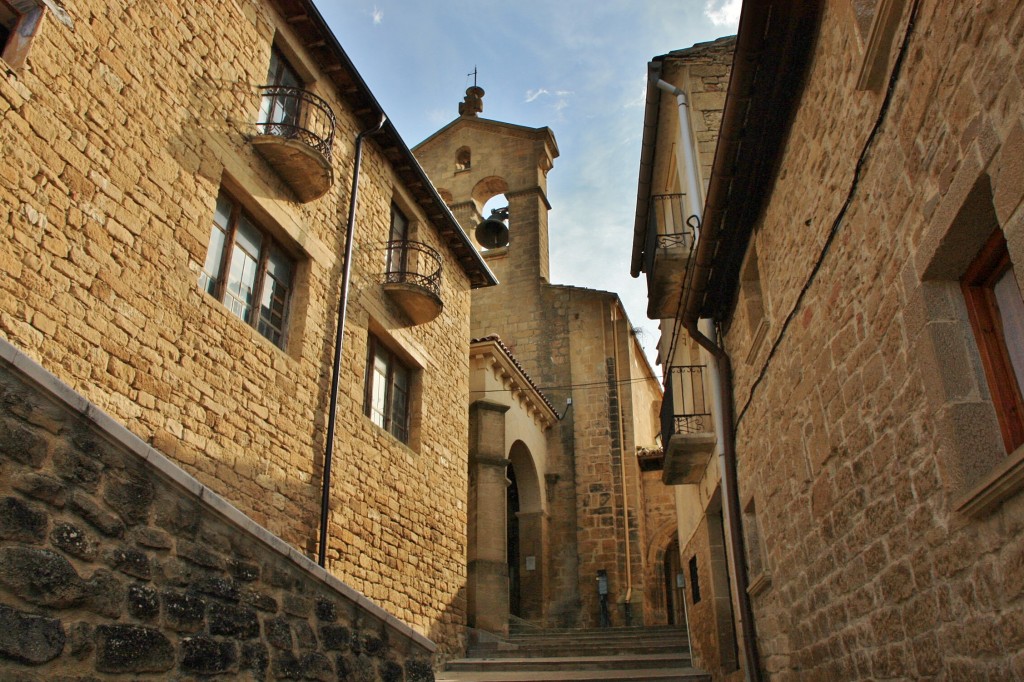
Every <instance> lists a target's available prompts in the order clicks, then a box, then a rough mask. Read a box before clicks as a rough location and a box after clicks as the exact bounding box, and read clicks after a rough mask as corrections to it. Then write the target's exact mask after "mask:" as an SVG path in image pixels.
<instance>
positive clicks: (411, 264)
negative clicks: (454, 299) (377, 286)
mask: <svg viewBox="0 0 1024 682" xmlns="http://www.w3.org/2000/svg"><path fill="white" fill-rule="evenodd" d="M386 248H387V251H388V269H387V271H386V272H385V273H384V283H385V284H414V285H416V286H418V287H421V288H423V289H426V290H427V291H429V292H431V293H432V294H434V296H437V297H438V298H440V296H441V263H442V261H441V256H440V254H438V252H437V251H435V250H434V249H433V248H431V247H429V246H427V245H426V244H422V243H420V242H415V241H411V240H408V239H402V240H397V241H390V242H388V243H387V246H386Z"/></svg>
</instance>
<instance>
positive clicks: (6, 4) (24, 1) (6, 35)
mask: <svg viewBox="0 0 1024 682" xmlns="http://www.w3.org/2000/svg"><path fill="white" fill-rule="evenodd" d="M42 17H43V6H42V4H41V3H39V2H38V0H0V57H2V58H3V60H4V61H5V62H7V64H8V65H10V66H11V67H13V68H15V69H17V68H20V67H21V66H22V64H24V63H25V57H26V56H27V55H28V47H29V44H30V43H31V42H32V38H33V37H34V36H35V34H36V30H37V29H38V28H39V22H40V20H41V19H42Z"/></svg>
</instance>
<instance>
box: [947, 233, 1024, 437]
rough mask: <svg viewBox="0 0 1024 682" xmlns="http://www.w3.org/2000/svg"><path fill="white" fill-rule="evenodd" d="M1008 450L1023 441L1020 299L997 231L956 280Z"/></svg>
mask: <svg viewBox="0 0 1024 682" xmlns="http://www.w3.org/2000/svg"><path fill="white" fill-rule="evenodd" d="M960 286H961V288H962V290H963V293H964V299H965V300H966V302H967V314H968V317H969V318H970V321H971V327H972V329H973V331H974V337H975V340H976V341H977V344H978V352H979V354H980V356H981V362H982V365H983V366H984V368H985V378H986V379H987V380H988V387H989V391H990V392H991V394H992V403H993V405H994V406H995V410H996V416H997V418H998V419H999V427H1000V430H1001V431H1002V436H1003V443H1004V444H1005V446H1006V451H1007V452H1013V451H1014V450H1016V449H1017V448H1018V447H1019V446H1020V445H1021V444H1024V399H1022V397H1021V386H1022V385H1024V299H1022V298H1021V293H1020V286H1019V285H1018V281H1017V276H1016V274H1015V273H1014V269H1013V263H1011V262H1010V254H1009V252H1008V251H1007V248H1006V238H1005V237H1004V236H1003V231H1002V230H1001V229H996V230H995V231H994V232H993V233H992V236H991V237H989V239H988V241H987V242H986V243H985V246H984V247H982V249H981V251H980V252H978V255H977V256H976V257H975V259H974V261H973V262H972V263H971V265H970V267H968V269H967V271H966V272H965V273H964V276H963V277H962V278H961V280H960Z"/></svg>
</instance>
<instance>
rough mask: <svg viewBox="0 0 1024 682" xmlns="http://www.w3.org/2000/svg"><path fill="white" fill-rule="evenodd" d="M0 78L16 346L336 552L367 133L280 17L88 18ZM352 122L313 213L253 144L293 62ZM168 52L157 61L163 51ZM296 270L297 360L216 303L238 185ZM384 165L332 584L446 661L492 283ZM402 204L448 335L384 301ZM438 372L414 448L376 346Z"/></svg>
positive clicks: (7, 282) (0, 174) (228, 489)
mask: <svg viewBox="0 0 1024 682" xmlns="http://www.w3.org/2000/svg"><path fill="white" fill-rule="evenodd" d="M69 12H70V13H71V17H72V20H73V26H72V27H68V26H65V25H64V24H61V23H59V22H58V21H56V20H55V19H54V17H53V15H52V14H50V13H47V14H45V15H44V18H43V22H42V25H41V27H40V29H39V33H38V35H37V36H36V37H35V38H34V39H33V41H32V45H31V49H30V51H29V55H28V60H27V63H26V65H25V66H24V67H23V68H21V69H19V70H9V69H0V71H2V74H0V157H2V158H3V163H2V164H0V225H3V226H4V227H3V230H2V231H0V272H2V273H3V274H2V276H0V337H2V338H4V339H7V340H9V341H10V342H12V343H13V344H15V345H16V346H17V347H18V348H20V349H22V350H23V351H24V352H26V353H27V354H28V355H29V356H31V357H32V358H33V359H35V360H37V361H39V362H40V363H41V364H42V365H43V366H45V367H46V368H47V369H48V370H50V371H52V372H53V373H55V374H56V375H58V376H59V377H60V378H61V379H62V380H64V381H66V382H67V383H68V384H69V385H71V386H73V387H74V388H75V390H77V391H79V392H80V393H82V394H83V395H84V396H86V397H87V398H88V399H89V400H90V401H92V402H93V403H95V404H96V405H97V406H99V408H100V409H103V410H104V411H106V412H108V413H109V414H111V415H112V416H113V417H114V418H115V419H116V420H117V421H118V422H120V423H122V424H124V425H125V426H127V427H128V428H129V429H130V430H131V431H132V432H133V433H134V434H136V435H137V436H139V437H140V438H142V439H143V440H145V441H147V442H150V443H152V444H153V445H154V446H156V447H158V448H159V449H160V450H161V451H163V452H164V453H166V454H167V456H168V457H170V458H171V459H172V460H173V461H175V462H176V463H177V464H179V465H181V466H182V467H183V468H184V469H186V470H187V471H188V472H189V473H190V474H192V475H194V476H195V477H196V478H197V479H199V480H200V481H201V482H202V483H203V484H204V485H207V486H209V488H210V489H212V490H214V491H215V492H217V493H218V494H219V495H222V496H224V497H225V498H227V499H229V500H230V501H231V502H232V503H233V504H235V505H237V506H238V507H239V508H240V509H241V510H242V511H244V512H245V513H246V514H247V515H249V516H250V517H252V518H253V519H254V520H255V521H257V522H258V523H260V524H261V525H263V526H264V527H266V528H267V529H269V530H270V531H271V532H273V533H274V534H275V535H278V536H279V537H281V538H283V539H284V540H285V541H286V542H288V543H289V544H291V545H292V546H293V547H295V548H297V549H299V550H300V551H302V552H304V553H306V554H307V555H313V554H314V553H315V551H316V537H317V531H318V521H319V499H320V488H321V481H322V467H323V452H324V449H325V442H324V440H325V435H324V431H325V422H326V417H327V406H328V395H329V381H330V371H329V367H330V363H331V359H332V354H333V344H334V329H335V320H336V317H337V305H338V291H339V284H340V272H341V263H340V258H339V255H340V254H341V253H342V252H343V250H344V244H343V235H344V230H343V226H344V225H345V223H346V221H347V219H348V203H349V197H348V192H349V187H350V179H351V177H352V174H353V140H354V138H355V136H356V134H357V131H358V130H359V129H360V128H361V127H362V126H363V124H361V123H360V122H359V121H358V120H357V119H356V117H355V116H354V115H353V114H352V113H351V111H350V104H349V103H348V102H347V101H346V100H345V99H343V98H342V97H341V96H339V94H338V93H337V92H336V91H335V89H334V87H333V85H332V82H331V80H330V78H328V77H327V76H326V75H325V74H323V73H321V72H320V71H319V69H318V66H317V63H316V61H315V60H314V59H313V58H312V57H311V56H310V55H309V54H307V53H306V52H305V51H304V49H303V47H302V43H301V41H300V40H299V39H298V37H297V36H296V34H295V33H294V32H293V28H292V26H291V25H290V24H289V23H288V22H287V21H285V20H284V19H283V18H282V17H281V16H280V15H278V14H277V12H276V11H275V9H274V5H273V4H272V3H269V2H263V1H259V0H242V1H241V2H235V1H234V0H220V1H214V2H204V3H162V4H161V3H141V4H140V3H134V2H121V1H113V2H107V1H103V2H100V1H99V0H89V1H85V2H76V3H74V6H73V7H69ZM273 43H276V44H277V45H278V46H279V47H281V48H282V49H283V50H285V51H286V52H287V53H288V55H289V57H290V58H291V60H292V61H293V62H294V64H293V65H294V66H295V67H296V69H297V70H299V71H300V72H301V74H302V76H303V78H304V79H308V81H307V83H306V86H307V87H308V88H309V89H310V90H312V91H315V92H316V93H317V94H318V95H320V96H321V97H323V98H324V99H325V100H326V101H327V102H328V103H329V104H330V105H331V107H332V108H333V110H334V111H335V113H336V115H337V118H338V125H337V131H336V140H335V146H334V154H333V160H332V164H333V169H332V170H333V174H334V178H335V182H334V185H333V186H332V187H331V189H330V190H329V191H328V193H327V194H326V195H325V196H323V197H321V198H320V199H317V200H315V201H312V202H310V203H306V204H300V203H297V202H296V201H295V200H294V195H293V194H292V193H291V191H290V190H289V189H288V188H287V187H286V186H285V185H284V183H283V182H282V180H281V178H280V177H278V175H277V173H276V172H275V170H274V169H273V168H272V167H271V166H270V165H269V164H268V163H267V162H266V161H264V159H263V158H262V157H260V156H259V155H258V154H257V153H256V152H255V150H254V148H253V147H252V145H251V144H250V143H249V141H248V140H249V136H250V135H251V134H252V132H253V130H254V126H253V125H252V124H253V122H254V121H255V116H256V112H258V111H259V107H260V97H259V93H258V90H257V87H256V86H258V85H260V84H262V83H264V81H265V79H266V76H267V64H268V60H269V55H270V50H271V45H272V44H273ZM140 55H144V56H145V58H144V59H141V58H140V57H139V56H140ZM222 185H223V186H226V187H229V188H230V189H232V190H233V191H234V193H235V194H236V195H237V197H238V199H239V200H240V201H241V202H242V203H243V204H244V205H245V207H246V209H248V210H250V211H251V212H252V213H253V215H254V217H255V218H256V219H257V220H258V221H259V222H260V223H261V224H262V225H263V226H264V227H266V228H267V230H268V231H269V232H271V233H273V234H274V235H275V236H276V237H277V238H278V239H279V240H280V241H281V242H282V243H283V244H284V245H285V246H286V248H288V249H290V250H292V251H293V252H294V253H293V255H294V256H295V257H296V262H297V274H296V281H295V290H294V295H293V299H292V305H291V307H290V311H289V324H288V332H287V343H286V344H285V347H284V348H283V349H281V348H278V347H276V346H274V345H273V344H271V343H270V342H268V341H267V340H266V339H265V338H263V337H262V336H261V335H260V334H258V333H257V332H256V331H255V330H254V329H252V328H251V327H249V326H248V325H246V324H244V323H243V322H242V321H240V320H239V319H237V318H236V317H235V316H234V315H232V314H231V313H230V312H229V311H228V310H227V309H226V308H225V306H224V305H222V304H221V303H220V302H219V301H217V300H215V299H214V298H213V297H211V296H209V295H207V294H206V293H205V292H204V291H203V290H202V289H201V288H200V287H199V285H198V276H199V272H200V268H201V267H202V264H203V262H204V261H205V257H206V251H207V245H208V242H209V239H210V225H211V220H212V216H213V213H214V207H215V203H216V198H217V195H218V192H219V190H220V188H221V186H222ZM418 201H419V197H416V196H414V194H413V192H412V190H410V189H409V188H406V187H404V186H403V184H402V182H401V181H400V179H399V178H398V176H397V175H396V172H395V171H394V169H393V168H392V165H391V161H389V160H388V159H387V158H386V156H385V153H384V151H383V150H382V149H381V148H380V147H378V146H377V142H375V141H374V140H373V139H370V140H369V141H368V142H367V144H366V145H365V147H364V157H363V163H362V176H361V180H360V195H359V206H358V210H357V216H356V217H357V221H356V234H355V242H356V243H355V245H354V254H355V255H354V260H353V264H352V293H351V296H350V299H349V301H350V304H349V308H348V322H347V324H348V326H347V330H346V341H345V353H344V357H343V359H342V381H341V395H340V397H339V405H338V411H337V413H338V415H339V418H340V419H339V424H338V447H337V448H336V451H335V460H334V467H335V477H334V479H333V480H334V483H335V487H334V493H333V495H332V500H333V502H332V512H331V516H330V529H329V530H330V533H329V536H330V538H331V546H330V550H329V552H328V565H329V567H330V569H331V570H332V572H334V573H335V574H336V575H337V576H339V577H341V578H343V579H345V580H346V581H348V582H349V583H350V584H352V585H353V586H355V587H356V588H357V589H359V590H361V591H363V592H364V593H366V594H367V595H368V596H370V597H371V598H374V599H377V600H379V601H380V602H381V603H382V604H384V605H386V607H387V608H388V609H389V610H390V611H391V612H392V613H394V614H395V615H397V616H399V617H401V618H402V619H403V620H405V621H407V622H409V623H412V624H414V625H415V627H417V628H418V629H419V630H420V631H421V632H422V633H424V634H430V635H431V636H432V637H434V638H435V639H436V640H437V641H439V642H440V643H441V645H442V647H443V648H448V649H454V648H457V647H458V646H459V640H458V637H459V629H460V626H461V625H462V624H463V623H464V619H465V615H464V610H465V606H464V595H463V588H464V583H465V524H466V519H465V513H466V504H465V495H466V493H465V490H466V431H467V416H466V404H467V394H468V379H467V352H468V341H469V324H468V323H469V292H468V288H469V285H468V280H467V278H466V276H465V274H464V272H463V271H462V270H461V268H460V267H459V265H458V264H457V262H456V261H455V260H454V259H453V257H452V254H451V252H450V251H449V250H448V248H447V246H446V245H445V244H444V243H443V242H442V240H441V239H440V237H439V235H438V234H437V233H436V231H435V229H434V226H433V225H431V224H430V223H429V222H427V221H426V219H425V217H424V214H423V211H422V210H421V208H420V207H419V204H418ZM392 202H395V203H397V204H398V205H399V206H400V207H401V208H402V209H403V210H404V211H405V212H406V214H407V215H408V217H409V218H410V220H411V221H412V231H413V233H414V236H415V238H416V239H417V240H419V241H422V242H424V243H426V244H427V245H429V246H432V247H434V248H435V249H436V250H437V251H438V252H439V253H440V254H441V255H442V259H443V261H444V269H443V273H442V278H441V299H442V300H443V302H444V311H443V312H442V314H441V315H440V317H438V318H437V319H436V320H434V321H432V322H430V323H427V324H424V325H418V326H411V325H410V324H409V321H408V319H407V318H405V317H404V315H403V314H402V313H401V312H400V311H399V310H397V308H396V307H395V305H394V304H393V303H392V302H391V301H390V300H389V299H388V298H387V296H386V295H385V294H384V292H383V291H382V289H381V287H380V286H379V284H380V281H381V276H382V275H381V273H382V272H383V270H384V267H385V265H384V264H385V252H384V248H383V247H384V243H385V241H386V240H387V238H388V229H389V220H390V210H391V208H390V207H391V204H392ZM370 333H373V334H375V335H377V336H378V337H379V338H380V339H382V340H383V341H384V342H385V343H387V344H388V345H389V347H390V348H392V350H394V351H395V352H396V353H398V354H399V355H400V356H401V357H402V358H404V359H405V360H406V361H407V362H408V364H409V365H410V366H411V367H412V368H413V369H414V382H413V383H414V393H413V398H414V406H413V434H412V438H411V439H410V443H409V445H406V444H403V443H400V442H399V441H398V440H397V439H395V438H393V437H392V436H391V435H390V434H388V433H386V432H385V431H383V430H382V429H380V428H378V427H377V426H375V425H374V424H373V423H372V422H371V421H370V420H369V419H368V418H366V417H364V416H363V400H364V374H365V366H366V357H367V341H368V336H369V334H370Z"/></svg>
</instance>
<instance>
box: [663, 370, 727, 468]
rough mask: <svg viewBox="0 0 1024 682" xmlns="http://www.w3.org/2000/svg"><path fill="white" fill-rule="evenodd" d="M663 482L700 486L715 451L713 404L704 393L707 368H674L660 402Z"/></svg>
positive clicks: (670, 371)
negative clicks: (705, 369)
mask: <svg viewBox="0 0 1024 682" xmlns="http://www.w3.org/2000/svg"><path fill="white" fill-rule="evenodd" d="M661 443H662V448H663V450H664V453H665V459H664V469H663V470H662V480H663V481H664V482H665V483H667V484H669V485H677V484H680V483H699V482H700V479H701V477H702V476H703V475H704V471H705V469H706V468H707V464H708V461H710V459H711V454H712V453H713V452H714V450H715V426H714V422H713V421H712V416H711V404H710V402H709V401H708V397H707V396H706V395H705V393H704V365H672V366H671V367H669V368H668V375H667V376H666V378H665V397H664V398H663V399H662V403H661Z"/></svg>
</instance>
